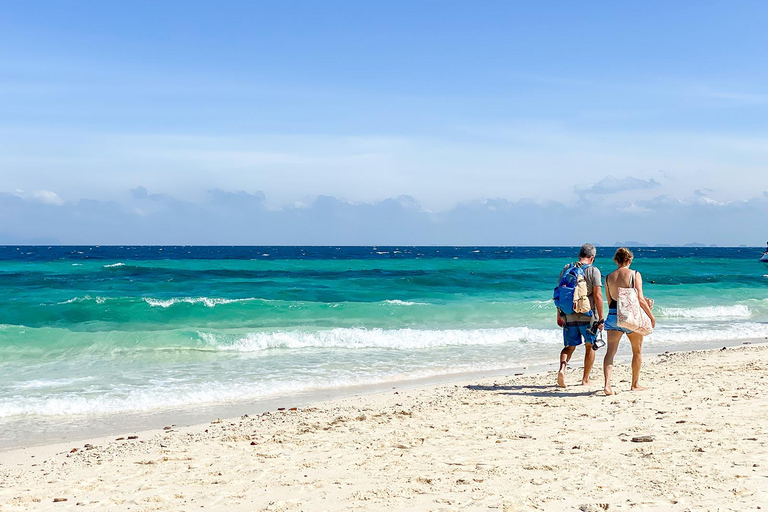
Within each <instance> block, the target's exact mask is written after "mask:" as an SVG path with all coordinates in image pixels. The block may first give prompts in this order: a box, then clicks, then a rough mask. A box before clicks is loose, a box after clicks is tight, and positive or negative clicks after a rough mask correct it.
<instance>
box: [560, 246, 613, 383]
mask: <svg viewBox="0 0 768 512" xmlns="http://www.w3.org/2000/svg"><path fill="white" fill-rule="evenodd" d="M596 255H597V250H596V249H595V246H594V245H592V244H584V245H582V246H581V250H580V251H579V261H577V262H575V263H569V264H568V265H566V266H565V268H563V271H562V272H560V279H559V281H558V288H556V289H555V304H556V305H557V306H558V310H557V324H558V325H560V326H562V328H563V344H564V345H565V348H563V350H562V351H561V352H560V369H559V371H558V372H557V385H558V386H560V387H561V388H564V387H565V369H566V367H567V366H568V361H570V359H571V356H572V355H573V352H574V351H575V350H576V347H578V346H579V345H581V344H582V343H584V344H585V347H584V348H585V350H586V352H585V353H584V375H583V376H582V378H581V384H582V385H584V386H586V385H587V384H589V373H590V372H591V371H592V365H593V364H594V363H595V350H596V349H597V347H596V346H595V345H594V342H595V338H596V337H597V331H598V330H601V331H602V330H603V323H604V316H603V284H602V276H601V275H600V270H599V269H598V268H597V267H595V266H594V262H595V256H596ZM587 301H588V305H587ZM579 303H583V306H579Z"/></svg>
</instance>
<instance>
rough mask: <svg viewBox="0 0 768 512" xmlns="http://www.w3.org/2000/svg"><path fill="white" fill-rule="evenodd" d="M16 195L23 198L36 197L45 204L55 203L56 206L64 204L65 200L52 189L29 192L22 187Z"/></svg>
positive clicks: (17, 190)
mask: <svg viewBox="0 0 768 512" xmlns="http://www.w3.org/2000/svg"><path fill="white" fill-rule="evenodd" d="M14 195H15V196H16V197H20V198H22V199H34V200H36V201H39V202H41V203H44V204H53V205H56V206H61V205H63V204H64V200H63V199H62V198H61V197H59V194H57V193H56V192H52V191H50V190H32V191H29V192H27V191H24V190H21V189H16V191H15V192H14Z"/></svg>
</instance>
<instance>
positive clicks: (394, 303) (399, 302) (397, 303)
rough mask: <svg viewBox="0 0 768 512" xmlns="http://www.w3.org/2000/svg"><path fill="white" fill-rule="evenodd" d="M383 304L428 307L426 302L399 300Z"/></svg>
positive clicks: (387, 301) (386, 301)
mask: <svg viewBox="0 0 768 512" xmlns="http://www.w3.org/2000/svg"><path fill="white" fill-rule="evenodd" d="M384 304H388V305H391V306H428V305H429V304H428V303H426V302H413V301H409V300H399V299H393V300H385V301H384Z"/></svg>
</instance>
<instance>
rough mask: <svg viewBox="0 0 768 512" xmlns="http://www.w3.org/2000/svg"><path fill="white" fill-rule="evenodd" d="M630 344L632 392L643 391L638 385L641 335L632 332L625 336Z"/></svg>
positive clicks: (641, 363) (641, 357) (641, 345)
mask: <svg viewBox="0 0 768 512" xmlns="http://www.w3.org/2000/svg"><path fill="white" fill-rule="evenodd" d="M627 337H628V338H629V342H630V343H631V344H632V387H631V388H630V389H631V390H632V391H644V390H645V389H646V388H644V387H643V386H641V385H640V367H641V366H642V365H643V335H642V334H637V333H636V332H633V333H632V334H627Z"/></svg>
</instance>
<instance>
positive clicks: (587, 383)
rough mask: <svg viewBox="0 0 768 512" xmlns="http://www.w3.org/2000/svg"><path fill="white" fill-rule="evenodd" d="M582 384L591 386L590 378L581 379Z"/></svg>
mask: <svg viewBox="0 0 768 512" xmlns="http://www.w3.org/2000/svg"><path fill="white" fill-rule="evenodd" d="M581 385H582V386H589V379H587V380H582V381H581Z"/></svg>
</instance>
